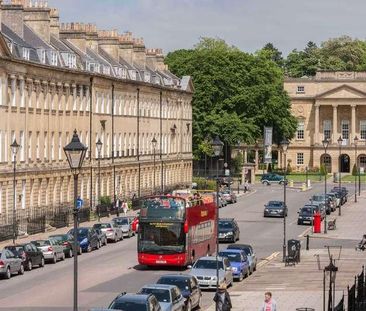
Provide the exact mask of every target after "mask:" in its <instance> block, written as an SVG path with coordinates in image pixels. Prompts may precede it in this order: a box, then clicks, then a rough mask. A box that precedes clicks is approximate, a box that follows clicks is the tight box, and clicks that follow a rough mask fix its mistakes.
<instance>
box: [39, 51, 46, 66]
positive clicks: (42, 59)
mask: <svg viewBox="0 0 366 311" xmlns="http://www.w3.org/2000/svg"><path fill="white" fill-rule="evenodd" d="M38 56H39V60H40V62H41V63H42V64H45V63H46V50H44V49H40V50H38Z"/></svg>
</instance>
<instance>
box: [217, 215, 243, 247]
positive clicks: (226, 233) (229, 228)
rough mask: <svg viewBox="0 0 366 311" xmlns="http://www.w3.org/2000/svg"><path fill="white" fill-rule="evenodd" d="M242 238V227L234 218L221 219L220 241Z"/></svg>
mask: <svg viewBox="0 0 366 311" xmlns="http://www.w3.org/2000/svg"><path fill="white" fill-rule="evenodd" d="M239 239H240V229H239V226H238V223H237V222H236V220H235V219H234V218H220V219H219V241H220V242H236V241H238V240H239Z"/></svg>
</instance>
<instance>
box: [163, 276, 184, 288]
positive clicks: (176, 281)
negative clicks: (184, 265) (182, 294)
mask: <svg viewBox="0 0 366 311" xmlns="http://www.w3.org/2000/svg"><path fill="white" fill-rule="evenodd" d="M157 284H167V285H175V286H177V287H178V288H179V289H180V290H181V291H183V290H189V279H188V278H182V277H179V278H176V277H170V276H166V277H164V276H163V277H161V278H160V279H159V280H158V282H157Z"/></svg>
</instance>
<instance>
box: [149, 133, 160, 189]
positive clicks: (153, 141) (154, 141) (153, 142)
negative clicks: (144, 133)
mask: <svg viewBox="0 0 366 311" xmlns="http://www.w3.org/2000/svg"><path fill="white" fill-rule="evenodd" d="M151 143H152V146H153V150H154V189H153V193H155V150H156V144H157V143H158V141H157V140H156V138H155V136H154V138H153V139H152V141H151Z"/></svg>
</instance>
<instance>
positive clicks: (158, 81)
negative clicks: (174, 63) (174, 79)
mask: <svg viewBox="0 0 366 311" xmlns="http://www.w3.org/2000/svg"><path fill="white" fill-rule="evenodd" d="M154 83H155V84H160V78H159V77H158V76H155V77H154Z"/></svg>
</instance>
